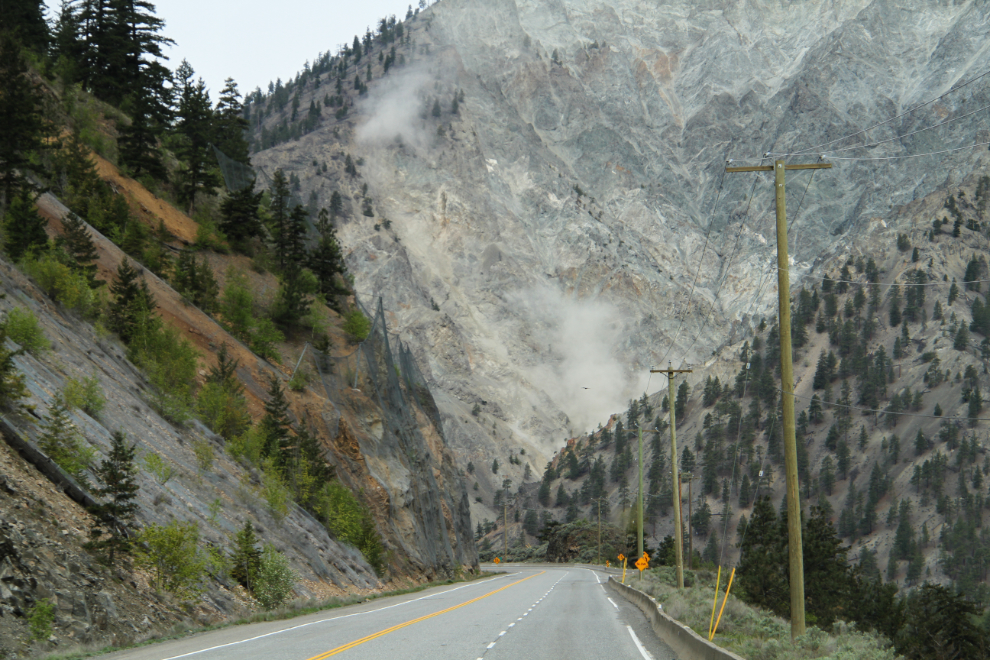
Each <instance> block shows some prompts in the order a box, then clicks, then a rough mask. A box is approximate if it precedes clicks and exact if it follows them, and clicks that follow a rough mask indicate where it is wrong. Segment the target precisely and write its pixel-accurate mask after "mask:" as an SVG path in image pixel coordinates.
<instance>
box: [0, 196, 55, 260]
mask: <svg viewBox="0 0 990 660" xmlns="http://www.w3.org/2000/svg"><path fill="white" fill-rule="evenodd" d="M47 225H48V221H47V220H45V219H44V218H42V217H41V216H40V215H39V214H38V212H37V211H36V210H35V209H34V200H33V199H32V194H31V192H30V191H29V190H28V189H27V188H23V189H22V190H21V191H20V192H19V193H18V194H17V196H16V197H14V198H13V200H12V201H11V203H10V208H9V209H7V218H6V221H5V222H4V228H5V229H6V230H7V244H6V248H7V254H8V255H9V256H10V259H11V261H15V262H16V261H20V260H21V259H22V258H23V257H24V256H26V255H28V254H30V253H36V252H39V251H41V250H43V249H44V248H45V247H46V246H47V245H48V234H47V233H46V232H45V227H46V226H47Z"/></svg>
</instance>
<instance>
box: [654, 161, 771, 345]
mask: <svg viewBox="0 0 990 660" xmlns="http://www.w3.org/2000/svg"><path fill="white" fill-rule="evenodd" d="M722 176H723V178H724V176H725V174H724V173H723V175H722ZM759 178H760V177H759V173H758V172H757V176H756V177H754V178H753V186H752V188H750V191H749V197H747V201H746V212H745V213H744V214H743V221H740V223H739V231H738V232H737V233H736V243H735V246H734V247H733V251H732V255H730V257H729V259H728V260H727V262H726V263H727V265H726V270H725V275H724V276H723V277H722V280H721V282H719V285H718V288H717V289H716V291H715V297H714V298H713V299H712V304H711V306H710V307H709V309H708V313H707V314H706V315H705V320H704V322H703V323H702V325H701V329H700V330H699V331H698V332H697V333H696V334H695V336H694V341H692V342H691V344H690V345H689V346H688V347H687V349H685V350H684V353H683V357H681V363H682V364H683V362H684V358H686V357H687V354H688V353H689V352H690V351H691V349H692V348H694V345H695V344H696V343H698V338H699V337H700V336H701V333H702V332H703V331H704V329H705V327H706V326H707V325H708V319H709V318H711V313H712V311H713V310H714V309H715V304H716V303H717V302H718V296H719V293H720V292H721V291H722V286H723V285H724V284H725V281H726V280H727V279H728V275H729V268H730V267H731V265H732V259H733V258H734V257H735V254H736V253H737V252H738V251H739V239H740V237H741V236H742V230H743V227H744V220H745V218H747V217H749V209H750V207H751V206H752V203H753V193H754V192H755V191H756V183H757V181H758V180H759ZM683 322H684V320H683V317H682V319H681V323H682V324H683ZM678 334H680V327H678ZM675 340H676V335H675ZM673 347H674V342H673V341H672V342H671V345H670V348H668V349H667V353H665V354H664V359H666V357H667V355H668V354H669V353H670V350H671V349H672V348H673ZM660 362H661V363H663V360H661V361H660Z"/></svg>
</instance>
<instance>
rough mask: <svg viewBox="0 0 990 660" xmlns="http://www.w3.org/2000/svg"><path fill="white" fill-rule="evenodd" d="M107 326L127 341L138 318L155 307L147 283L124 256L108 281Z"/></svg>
mask: <svg viewBox="0 0 990 660" xmlns="http://www.w3.org/2000/svg"><path fill="white" fill-rule="evenodd" d="M110 297H111V301H110V307H109V313H108V323H107V325H108V327H109V329H110V330H112V331H113V332H116V333H117V334H118V335H119V336H120V338H121V339H122V340H123V341H124V343H127V342H129V341H130V340H131V337H132V336H133V335H134V332H135V331H136V329H137V327H138V322H139V319H140V318H141V317H142V316H143V315H146V314H147V313H149V312H150V311H151V310H153V309H154V307H155V301H154V298H153V297H152V295H151V291H149V290H148V285H147V284H145V282H144V280H143V279H140V278H139V277H138V272H137V271H136V270H134V268H133V267H131V264H130V260H129V259H128V258H127V257H124V258H123V259H121V260H120V265H119V266H117V272H116V274H115V275H114V279H113V281H112V282H111V283H110Z"/></svg>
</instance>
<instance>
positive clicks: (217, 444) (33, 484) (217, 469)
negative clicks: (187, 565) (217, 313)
mask: <svg viewBox="0 0 990 660" xmlns="http://www.w3.org/2000/svg"><path fill="white" fill-rule="evenodd" d="M99 165H100V169H101V174H102V176H104V177H106V178H108V179H109V180H111V181H113V182H114V183H115V184H117V189H118V190H120V194H123V195H125V198H126V199H127V200H128V202H129V203H131V204H133V205H135V206H137V207H140V208H141V209H142V212H143V213H144V214H147V215H149V216H152V217H151V218H150V220H152V222H150V224H152V225H154V224H156V223H155V222H153V220H154V212H153V211H151V210H149V209H159V206H161V210H162V212H163V213H164V210H165V209H166V206H165V205H164V204H162V203H161V202H159V201H158V200H156V199H154V198H153V197H151V196H150V195H148V193H147V191H144V189H143V188H141V187H140V185H138V184H137V183H136V182H134V181H131V180H129V179H125V178H123V177H121V176H120V175H119V174H118V173H117V172H116V170H115V169H114V168H113V167H112V166H110V165H109V164H108V163H106V162H105V161H101V162H100V163H99ZM141 195H143V196H144V197H141ZM38 208H39V210H40V212H41V213H42V214H43V215H44V216H45V217H46V219H47V220H48V221H49V225H48V229H49V232H50V233H51V234H52V235H53V236H55V235H58V233H59V232H60V231H61V220H62V219H63V218H64V216H65V214H66V213H67V210H66V209H65V207H64V206H62V205H61V203H60V202H59V201H58V200H57V199H56V198H54V197H53V196H51V195H48V194H46V195H43V196H42V197H40V198H39V200H38ZM168 212H169V217H168V219H169V221H170V222H171V223H173V225H172V226H171V227H170V228H171V229H172V230H173V236H182V235H183V234H184V233H185V234H191V235H195V225H194V224H193V223H192V221H191V220H190V219H189V218H188V217H186V216H184V215H183V214H181V213H178V212H176V211H175V210H174V209H171V207H168ZM144 219H145V220H148V219H149V218H144ZM174 223H178V224H174ZM183 223H184V226H183ZM184 230H185V231H184ZM190 230H191V231H190ZM90 233H91V236H92V239H93V242H94V244H95V247H96V250H97V253H98V261H97V265H98V268H99V273H100V276H101V277H103V278H104V279H107V280H109V279H111V277H112V274H113V272H114V271H115V270H116V268H117V265H118V264H119V263H120V260H121V259H124V258H127V257H126V256H125V255H123V253H122V252H121V251H120V250H119V249H118V248H117V247H116V246H115V245H114V244H113V243H112V242H110V241H109V240H108V239H106V238H105V237H103V236H102V235H100V234H99V233H98V232H96V231H94V230H92V229H91V228H90ZM211 258H212V259H213V260H214V261H216V260H219V261H220V262H221V263H220V264H219V265H217V264H214V267H215V268H217V270H222V269H223V268H224V266H225V264H223V263H222V261H223V259H224V257H223V256H221V255H212V257H211ZM143 277H144V279H145V282H146V283H147V285H148V287H149V289H150V291H151V293H152V295H153V296H154V298H155V301H156V303H157V311H158V313H159V314H160V316H161V317H162V319H163V320H164V321H165V322H166V323H167V324H169V325H171V326H172V327H174V328H176V329H178V330H179V331H180V332H181V334H182V335H183V336H185V337H187V338H188V339H189V341H190V342H192V344H193V345H194V346H195V347H196V349H197V350H198V351H199V353H200V355H199V360H200V369H199V371H198V377H197V380H199V381H200V382H199V383H198V384H199V385H202V384H203V381H205V377H206V375H207V370H208V369H209V368H210V367H211V366H213V365H214V364H215V362H216V358H215V355H214V354H215V352H216V351H217V350H218V349H219V347H220V346H221V345H224V344H225V345H226V346H227V348H228V353H229V355H230V356H231V357H233V358H235V359H236V360H238V362H239V364H240V366H239V367H238V369H237V372H236V376H237V378H238V379H239V380H240V381H241V383H242V385H243V386H244V388H245V395H246V397H247V399H248V406H249V410H250V412H251V414H252V416H253V417H254V418H255V419H257V418H258V417H260V416H261V414H262V413H263V410H262V408H263V405H264V402H265V400H266V399H267V394H266V391H267V389H268V383H269V379H270V378H271V377H273V376H274V377H276V378H280V379H282V380H285V379H287V378H288V373H286V372H287V370H288V368H291V367H292V366H293V365H295V366H297V367H298V368H300V370H301V371H303V372H309V373H310V374H311V380H310V384H309V385H308V386H307V387H304V388H303V389H302V390H301V391H298V392H293V391H289V392H287V397H288V400H289V404H290V416H291V417H292V420H293V423H294V424H296V425H297V426H306V427H307V428H309V430H310V432H311V433H313V434H314V435H315V436H316V438H317V439H318V441H319V442H320V443H321V445H322V448H323V450H324V454H323V455H324V458H325V459H326V460H327V462H329V463H330V464H331V465H332V466H333V467H334V469H335V474H336V478H337V479H339V480H340V481H342V482H343V483H344V484H346V485H347V486H348V487H349V488H350V489H351V490H352V491H353V492H354V493H355V495H357V496H358V498H359V500H360V501H362V503H364V504H366V505H367V506H368V508H369V509H370V512H371V515H372V516H373V518H374V523H375V528H376V531H377V533H378V534H380V536H381V539H382V543H383V546H384V550H385V556H384V557H383V562H382V567H383V569H384V570H383V571H382V573H381V574H380V575H379V574H376V571H375V570H374V569H373V568H372V566H371V565H369V563H368V561H367V560H366V558H365V557H364V556H363V555H362V553H361V552H360V551H359V550H358V549H356V548H355V547H353V546H351V545H349V544H347V543H345V542H342V541H339V540H337V539H335V538H334V537H333V536H332V535H331V534H329V533H328V532H327V528H326V527H325V526H324V524H323V522H322V521H321V520H318V519H317V518H316V517H314V515H311V514H310V513H309V512H307V511H305V510H304V509H302V508H301V507H299V506H296V505H295V504H294V503H293V502H291V501H289V502H288V503H287V507H286V508H285V509H284V510H280V507H279V506H278V505H277V504H276V503H275V501H274V500H273V499H271V498H270V497H268V495H266V485H265V483H264V478H263V475H262V473H261V472H260V471H259V470H258V469H257V468H256V467H255V466H252V465H250V464H249V463H248V462H245V461H238V460H236V459H235V458H234V457H232V455H231V454H230V453H229V452H228V451H227V447H225V443H224V440H223V438H221V437H219V436H217V435H215V434H213V433H212V432H210V431H209V430H208V429H207V428H206V427H205V426H204V425H203V424H202V423H200V422H199V421H197V420H195V419H192V420H189V421H186V422H185V423H173V422H171V421H169V420H168V419H165V418H163V417H162V416H161V415H160V414H159V413H158V412H157V411H156V408H155V406H154V403H155V401H156V394H155V388H154V386H153V385H152V384H151V383H150V382H149V381H148V379H147V378H146V377H145V375H144V374H142V373H141V372H140V371H139V370H138V369H137V368H136V367H135V366H134V365H133V364H132V363H131V362H130V361H129V360H128V359H127V357H126V356H127V351H126V348H125V347H124V346H122V345H121V344H120V342H119V341H118V340H117V339H116V338H114V337H112V336H109V335H108V334H107V333H106V331H105V330H99V329H96V328H94V327H93V325H92V324H90V323H89V322H86V321H84V320H81V319H80V318H78V316H77V315H76V314H74V313H73V312H71V311H69V310H66V309H65V308H64V307H62V306H61V305H60V304H58V303H55V302H53V301H52V300H51V299H50V298H49V297H48V296H46V295H45V293H44V291H43V290H42V289H40V288H39V287H38V286H37V285H36V284H35V283H34V282H33V281H31V280H30V279H29V278H28V277H26V276H25V275H24V274H23V273H21V272H20V271H19V270H17V269H16V268H15V267H13V266H12V265H11V264H9V263H8V262H7V261H6V260H4V259H0V313H3V314H8V313H10V311H11V310H13V309H15V308H17V309H20V310H21V311H22V312H23V311H24V310H29V311H30V312H31V313H32V314H33V315H34V316H35V317H36V318H37V320H38V326H39V329H40V332H41V333H42V334H43V335H44V336H45V338H46V339H47V340H48V342H50V344H51V348H50V350H44V351H40V350H39V351H35V352H33V353H23V354H20V355H18V356H17V357H15V358H14V362H15V366H16V368H17V369H18V371H19V372H20V373H22V374H23V376H24V380H25V385H26V386H27V389H28V392H29V395H28V397H27V399H26V400H24V402H23V403H24V404H25V405H26V407H25V408H24V409H23V410H20V412H11V411H6V413H5V416H4V417H3V418H2V419H0V433H2V435H3V439H4V440H6V444H2V443H0V519H2V520H3V523H2V525H0V615H6V614H13V615H14V616H0V631H2V632H3V634H4V635H5V640H6V641H4V642H3V643H2V644H0V655H3V653H5V652H12V653H20V652H21V651H23V650H24V649H25V648H26V647H27V642H26V637H27V631H26V628H27V624H26V621H25V618H24V617H25V616H26V615H27V614H28V612H29V611H30V610H31V608H32V607H34V606H35V605H36V603H37V602H38V600H39V599H42V598H47V599H49V601H50V602H51V603H52V604H53V605H54V606H55V620H54V634H53V637H52V640H51V641H52V642H54V643H55V644H59V645H62V646H63V648H64V646H65V645H66V644H68V645H72V644H98V645H106V644H124V643H127V642H128V641H132V640H135V639H144V638H147V637H150V636H153V635H156V634H162V633H165V632H168V631H169V630H170V629H171V628H172V627H173V626H174V625H176V624H179V623H182V624H183V625H187V626H188V625H189V624H197V623H198V624H205V623H213V622H217V621H221V620H224V619H226V618H228V617H233V616H238V615H243V614H246V613H248V612H249V611H250V610H251V609H252V608H253V607H254V605H253V604H252V601H251V598H250V596H249V595H248V594H247V593H246V592H245V591H244V590H243V589H242V588H241V587H240V586H239V585H237V583H236V581H234V580H232V579H231V578H230V577H229V576H228V575H227V572H226V571H225V570H224V569H222V568H220V567H214V570H212V571H211V575H210V576H209V577H208V578H207V579H205V580H204V582H203V584H202V587H203V592H202V594H201V598H194V599H192V601H191V603H192V606H191V607H189V606H183V603H181V602H180V599H175V598H172V597H170V596H169V595H167V594H160V593H156V592H155V590H154V588H153V585H151V584H149V575H148V574H147V573H146V572H144V571H141V570H129V569H126V568H125V570H124V571H123V572H121V571H120V570H114V571H111V570H108V569H106V568H105V567H103V566H102V565H101V564H100V563H99V562H98V561H97V560H96V559H95V558H94V557H93V556H92V555H91V554H89V553H87V552H85V551H84V550H83V548H82V546H83V543H84V542H85V541H86V540H87V538H88V533H89V528H90V525H91V516H90V515H89V513H87V511H86V508H85V507H86V506H89V505H92V504H93V502H94V500H93V499H92V497H91V496H90V495H89V494H88V493H87V492H86V491H85V488H80V487H79V486H78V485H76V484H75V483H74V482H72V481H71V480H68V479H67V478H66V477H65V474H64V473H62V472H60V471H59V469H58V468H57V466H55V465H54V463H53V462H52V461H50V460H49V459H48V458H47V457H45V456H44V454H43V453H39V451H38V442H37V440H38V437H39V435H40V433H41V426H42V421H43V418H44V417H45V416H46V415H47V414H48V411H49V410H50V409H51V406H52V405H53V404H54V403H55V401H56V399H58V398H60V397H61V396H62V392H63V391H64V389H65V387H66V383H67V382H68V381H69V379H75V380H82V379H84V378H95V379H96V382H98V384H99V391H100V392H101V393H102V396H103V397H104V398H105V399H106V405H105V406H104V407H103V409H102V410H101V411H100V412H99V413H98V414H93V415H90V414H87V413H86V412H84V411H82V410H80V409H76V410H73V411H72V412H71V413H70V416H71V422H72V424H73V425H74V426H75V428H76V430H77V431H78V434H79V438H80V442H81V443H82V445H83V446H84V447H86V448H87V449H88V450H90V451H93V452H94V455H95V458H96V461H97V462H98V461H99V460H100V459H101V458H102V457H105V456H106V454H107V453H108V451H109V447H110V438H111V433H113V432H115V431H122V432H124V433H125V434H126V437H127V439H128V441H129V442H130V443H134V444H135V445H136V447H137V455H138V464H139V469H138V474H137V482H138V485H139V486H140V489H139V491H138V496H137V500H136V502H137V505H138V507H137V512H136V516H135V523H136V524H135V525H134V528H133V530H132V531H137V530H138V529H140V528H143V527H146V526H148V525H150V524H159V525H167V524H169V523H170V522H172V521H180V522H184V523H192V524H194V525H195V526H196V527H197V528H198V530H199V540H200V544H201V545H202V547H203V548H204V549H205V548H207V547H213V548H216V549H220V550H221V551H222V552H223V553H224V554H228V555H229V553H230V552H231V549H232V544H233V537H234V535H235V534H236V533H237V531H238V530H240V529H241V528H242V527H243V525H244V523H245V521H248V520H250V521H251V522H252V523H253V524H254V526H255V529H256V530H257V534H258V538H259V542H260V543H263V544H272V545H274V547H275V548H276V549H277V550H279V551H280V552H282V553H284V554H285V555H286V557H287V558H288V560H289V562H290V565H291V567H292V568H293V569H294V570H295V571H296V572H297V574H298V575H299V581H298V582H297V583H296V584H295V585H294V591H295V593H294V595H295V597H298V598H313V599H319V600H322V599H327V598H330V597H333V596H345V595H348V594H363V593H370V592H377V591H381V590H383V589H386V588H395V587H396V586H407V585H409V584H411V583H416V582H422V581H423V580H427V579H445V578H448V577H452V576H454V575H455V574H456V573H457V572H458V571H459V570H461V569H462V568H464V569H468V570H470V569H472V568H474V567H476V566H477V553H476V551H475V547H474V542H473V538H472V531H471V520H470V512H469V508H468V501H467V492H466V489H465V485H464V481H463V477H462V475H461V473H460V472H459V471H458V470H456V468H455V466H454V461H453V455H452V453H451V452H450V449H449V447H448V446H447V445H446V443H445V441H444V438H443V435H442V431H441V429H440V421H439V415H438V414H437V413H436V406H435V403H434V402H433V399H432V396H431V395H430V392H429V388H428V387H427V386H426V383H425V382H424V381H423V379H422V378H421V377H418V370H417V369H416V365H415V363H414V362H413V361H412V358H411V356H410V355H409V354H408V353H407V352H405V351H401V350H400V351H398V353H397V354H396V355H397V356H398V357H396V358H395V359H394V360H393V351H392V349H391V347H390V346H389V345H388V343H387V339H386V336H387V327H386V325H385V317H384V313H383V311H382V309H381V308H380V309H379V311H378V313H377V315H375V320H376V323H375V326H374V329H373V330H372V333H371V335H370V336H369V337H368V339H367V340H366V341H365V342H364V343H362V344H360V345H357V346H355V345H351V344H349V343H348V341H347V340H346V339H344V336H343V332H342V331H341V330H340V328H339V327H335V326H334V325H333V324H332V323H331V324H330V326H329V328H328V330H329V331H330V333H331V335H332V336H333V344H334V345H335V346H338V347H340V348H339V350H332V351H331V352H330V354H327V355H323V354H320V356H319V361H318V362H317V361H316V360H315V359H314V356H313V353H312V351H309V352H308V353H307V354H306V355H300V353H299V351H300V349H301V348H302V347H301V346H296V347H292V346H288V345H283V346H281V347H280V349H279V350H280V351H282V352H283V357H282V359H283V361H284V362H286V363H288V362H289V360H287V359H286V358H289V357H290V356H291V361H292V363H291V364H289V367H288V368H285V367H282V366H279V365H275V364H272V363H269V362H268V361H266V360H263V359H260V358H258V357H257V356H256V355H254V354H253V353H251V351H250V350H248V349H247V347H245V346H244V345H243V344H241V343H240V342H238V341H237V340H236V339H234V338H233V337H232V336H231V335H229V334H228V333H227V332H226V331H225V330H224V329H223V328H222V327H221V326H220V325H219V324H217V323H216V322H215V321H214V320H213V319H212V318H210V317H209V316H207V315H206V314H205V313H203V312H202V311H200V310H199V309H197V308H196V307H194V306H192V305H190V304H189V303H188V302H186V301H183V299H182V298H181V296H180V295H179V294H177V293H176V292H175V291H174V290H173V289H172V288H171V287H170V286H169V285H168V284H167V283H166V282H165V281H163V280H161V279H159V278H157V277H156V276H155V275H153V274H152V273H150V272H149V271H144V272H143ZM267 277H269V278H271V276H270V275H269V276H267ZM266 285H267V286H270V285H271V282H267V283H265V282H262V286H261V288H264V286H266ZM297 358H298V360H297ZM304 358H305V359H304ZM393 361H394V362H395V365H393ZM397 366H401V368H402V370H403V372H404V373H405V374H406V377H405V379H404V380H403V382H401V383H400V382H399V381H398V380H397V379H396V367H397ZM207 454H208V455H210V456H211V457H212V458H211V460H209V461H204V459H203V458H202V457H203V456H204V455H207ZM149 456H157V457H158V458H159V459H160V460H161V462H162V463H163V465H165V466H169V468H170V470H171V476H169V477H167V478H165V477H163V475H162V474H159V473H155V472H154V471H152V470H151V469H150V468H148V467H147V466H148V463H147V457H149ZM25 458H26V459H28V460H25ZM39 466H40V468H41V471H40V472H39V469H38V468H39ZM90 478H91V475H90ZM62 489H65V493H62V492H59V491H60V490H62ZM73 500H74V501H73ZM124 578H126V579H124Z"/></svg>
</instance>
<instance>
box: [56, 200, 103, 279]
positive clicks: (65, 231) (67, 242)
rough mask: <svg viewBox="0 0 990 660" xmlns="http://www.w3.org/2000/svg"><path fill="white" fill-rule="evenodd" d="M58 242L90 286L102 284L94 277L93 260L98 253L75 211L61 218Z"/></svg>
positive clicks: (94, 264)
mask: <svg viewBox="0 0 990 660" xmlns="http://www.w3.org/2000/svg"><path fill="white" fill-rule="evenodd" d="M58 243H59V244H60V245H61V246H62V248H63V249H64V250H65V251H66V253H67V254H68V255H69V256H70V257H72V261H73V262H74V266H73V268H74V269H75V270H77V271H79V272H81V273H83V274H84V275H86V279H87V280H88V281H89V285H90V286H91V287H94V288H95V287H97V286H100V285H101V284H103V282H102V281H100V280H97V279H96V263H94V262H95V261H96V260H97V259H98V258H99V255H98V254H97V252H96V247H95V246H94V245H93V239H92V238H90V235H89V231H87V229H86V223H84V222H83V221H82V219H81V218H80V217H79V216H78V215H76V214H75V213H69V215H68V216H66V217H65V219H63V220H62V236H61V237H59V239H58Z"/></svg>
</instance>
